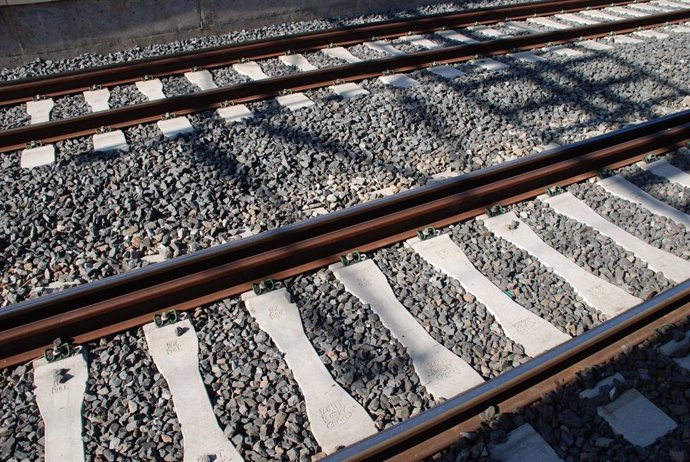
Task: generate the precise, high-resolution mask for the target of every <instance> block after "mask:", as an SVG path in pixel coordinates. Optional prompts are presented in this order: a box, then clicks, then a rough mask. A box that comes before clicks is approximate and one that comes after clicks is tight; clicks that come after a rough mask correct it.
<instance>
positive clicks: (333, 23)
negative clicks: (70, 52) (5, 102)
mask: <svg viewBox="0 0 690 462" xmlns="http://www.w3.org/2000/svg"><path fill="white" fill-rule="evenodd" d="M513 3H519V2H518V1H512V0H511V1H496V0H476V1H458V2H453V3H438V4H432V5H426V6H419V7H416V8H412V9H409V10H404V11H400V10H397V11H396V10H392V11H389V12H381V13H375V14H369V15H363V16H350V17H333V18H324V19H316V20H312V21H301V22H295V23H287V24H275V25H272V26H268V27H264V28H261V29H253V30H239V31H232V32H230V33H228V34H226V35H220V36H210V37H197V38H191V39H186V40H181V41H175V42H171V43H167V44H156V45H151V46H148V47H144V48H142V47H139V46H135V47H133V48H130V49H128V50H123V51H115V52H113V53H109V54H107V55H102V54H88V53H85V54H83V55H80V56H77V57H75V58H71V59H64V60H60V61H52V60H43V59H36V60H34V61H32V62H30V63H27V64H26V65H24V66H20V67H18V68H16V69H1V70H0V79H1V80H11V79H18V78H26V77H31V76H38V75H47V74H53V73H58V72H65V71H69V70H81V69H83V68H86V67H94V66H102V65H107V64H113V63H121V62H126V61H131V60H135V59H141V58H146V57H151V56H161V55H166V54H171V53H177V52H181V51H189V50H195V49H199V48H207V47H213V46H220V45H229V44H232V43H238V42H244V41H248V40H257V39H263V38H270V37H278V36H281V35H288V34H297V33H303V32H311V31H316V30H322V29H330V28H334V27H341V26H346V25H354V24H365V23H371V22H377V21H384V20H387V19H395V18H403V17H409V16H418V15H424V14H434V13H442V12H452V11H459V10H463V9H468V8H479V7H488V6H494V5H508V4H513Z"/></svg>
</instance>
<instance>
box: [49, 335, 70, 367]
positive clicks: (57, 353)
mask: <svg viewBox="0 0 690 462" xmlns="http://www.w3.org/2000/svg"><path fill="white" fill-rule="evenodd" d="M70 356H72V345H70V344H69V342H63V341H62V339H61V338H56V339H55V340H53V347H52V348H46V349H45V350H44V351H43V357H44V358H45V359H46V361H48V362H49V363H52V362H54V361H57V360H59V359H64V358H69V357H70Z"/></svg>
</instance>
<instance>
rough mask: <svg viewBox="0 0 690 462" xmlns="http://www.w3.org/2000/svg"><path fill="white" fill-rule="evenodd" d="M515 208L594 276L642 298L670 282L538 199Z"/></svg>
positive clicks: (542, 237)
mask: <svg viewBox="0 0 690 462" xmlns="http://www.w3.org/2000/svg"><path fill="white" fill-rule="evenodd" d="M516 212H517V213H518V215H519V216H520V217H521V218H522V220H523V221H524V222H525V223H526V224H527V225H528V226H530V227H531V228H532V230H533V231H534V232H536V233H537V235H538V236H539V237H541V239H542V240H543V241H544V242H546V243H547V244H548V245H550V246H551V247H553V248H554V249H556V250H558V251H559V252H560V253H562V254H563V255H565V256H566V257H568V258H570V259H571V260H573V261H575V263H577V264H578V265H579V266H580V267H582V268H584V269H585V270H587V271H589V272H590V273H593V274H594V275H595V276H598V277H600V278H602V279H603V280H605V281H608V282H610V283H611V284H614V285H616V286H618V287H620V288H622V289H624V290H625V291H627V292H628V293H630V294H632V295H634V296H636V297H639V298H641V299H643V300H646V299H648V298H650V297H653V296H654V295H656V294H658V293H659V292H662V291H663V290H665V289H668V288H670V287H671V286H673V285H674V284H673V283H671V282H670V281H668V280H667V279H666V278H664V277H663V275H662V274H660V273H655V272H654V271H653V270H651V269H649V268H648V267H647V264H646V263H645V262H644V261H643V260H640V259H639V258H636V257H635V255H634V254H633V253H632V252H629V251H626V250H625V249H623V248H621V247H619V246H618V245H617V244H616V243H615V242H614V241H613V240H612V239H610V238H608V237H606V236H604V235H602V234H600V233H598V232H597V231H595V230H594V229H592V228H590V227H588V226H586V225H584V224H582V223H580V222H578V221H576V220H572V219H570V218H567V217H565V216H563V215H561V214H559V213H557V212H556V211H554V210H553V209H552V208H550V207H549V206H548V205H546V204H543V203H541V202H539V201H534V202H526V203H521V204H520V205H519V206H518V207H517V210H516Z"/></svg>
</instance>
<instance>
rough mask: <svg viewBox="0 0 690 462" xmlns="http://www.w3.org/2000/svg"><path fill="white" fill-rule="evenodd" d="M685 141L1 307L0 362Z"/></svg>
mask: <svg viewBox="0 0 690 462" xmlns="http://www.w3.org/2000/svg"><path fill="white" fill-rule="evenodd" d="M688 139H690V110H688V111H684V112H680V113H677V114H673V115H669V116H666V117H663V118H660V119H656V120H653V121H651V122H647V123H644V124H639V125H635V126H632V127H629V128H626V129H623V130H619V131H616V132H613V133H610V134H606V135H601V136H598V137H596V138H592V139H589V140H585V141H582V142H579V143H574V144H571V145H567V146H562V147H559V148H556V149H553V150H550V151H548V152H545V153H542V154H539V155H535V156H529V157H527V158H524V159H519V160H516V161H512V162H508V163H505V164H501V165H498V166H494V167H490V168H487V169H484V170H481V171H477V172H472V173H469V174H466V175H462V176H460V177H458V178H454V179H450V180H447V181H444V182H442V183H440V184H437V185H431V186H428V187H423V188H419V189H415V190H412V191H408V192H405V193H401V194H397V195H395V196H393V197H390V198H385V199H382V200H378V201H374V202H370V203H366V204H362V205H359V206H356V207H353V208H351V209H346V210H342V211H339V212H336V213H333V214H330V215H327V216H324V217H319V218H316V219H311V220H307V221H304V222H300V223H297V224H294V225H290V226H287V227H284V228H279V229H276V230H272V231H268V232H264V233H261V234H259V235H257V236H253V237H251V238H247V239H243V240H240V241H237V242H233V243H230V244H225V245H221V246H218V247H214V248H212V249H208V250H205V251H201V252H197V253H195V254H192V255H188V256H186V257H181V258H177V259H174V260H171V261H169V262H165V263H161V264H157V265H152V266H150V267H147V268H143V269H141V270H136V271H132V272H129V273H126V274H122V275H118V276H114V277H110V278H107V279H103V280H101V281H97V282H94V283H90V284H86V285H83V286H80V287H76V288H73V289H67V290H65V291H63V292H59V293H55V294H51V295H48V296H46V297H41V298H38V299H33V300H28V301H25V302H22V303H20V304H16V305H13V306H10V307H6V308H3V309H2V310H0V367H3V366H7V365H9V364H13V363H17V362H19V361H24V360H28V359H30V358H31V357H32V356H35V355H37V354H38V353H39V352H40V348H42V347H44V346H45V345H47V344H48V343H50V341H51V340H52V339H54V338H56V337H62V338H73V339H74V340H75V341H76V342H86V341H90V340H94V339H97V338H99V337H102V336H104V335H107V334H111V333H114V332H118V331H121V330H124V329H127V328H131V327H135V326H139V325H141V324H144V323H146V322H148V321H150V319H151V315H152V314H153V313H155V312H158V311H160V310H164V309H172V308H174V309H178V310H188V309H192V308H195V307H197V306H200V305H203V304H207V303H211V302H214V301H217V300H220V299H223V298H226V297H229V296H232V295H237V294H239V293H241V292H243V291H245V290H249V289H250V287H251V283H253V282H256V281H258V280H262V279H266V278H269V277H271V278H275V279H281V278H285V277H289V276H293V275H296V274H300V273H303V272H305V271H309V270H313V269H316V268H319V267H322V266H324V265H327V264H329V263H332V262H334V261H336V260H337V259H338V257H339V255H341V254H343V253H346V252H349V251H352V250H355V249H359V250H364V251H368V250H372V249H376V248H379V247H382V246H385V245H390V244H391V243H394V242H399V241H401V240H404V239H407V238H409V237H411V236H413V235H414V234H415V233H416V230H418V229H420V228H423V227H426V226H445V225H448V224H451V223H456V222H458V221H460V220H463V219H467V218H470V217H473V216H476V215H479V214H481V213H483V211H484V209H485V208H486V207H488V206H490V205H492V204H495V203H502V204H504V205H507V204H509V203H513V202H517V201H520V200H524V199H526V198H530V197H534V196H536V195H538V194H541V193H542V192H543V191H544V189H545V188H547V187H549V186H552V185H554V184H561V185H566V184H570V183H572V182H575V181H580V180H583V179H585V178H588V177H590V176H593V175H595V174H596V170H597V169H601V168H604V167H618V166H622V165H627V164H629V163H631V162H634V161H637V160H639V159H640V158H642V156H643V155H645V154H649V153H652V154H656V153H663V152H667V151H669V150H671V149H674V148H676V147H679V146H682V145H683V144H684V143H685V142H686V141H687V140H688Z"/></svg>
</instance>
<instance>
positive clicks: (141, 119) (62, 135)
mask: <svg viewBox="0 0 690 462" xmlns="http://www.w3.org/2000/svg"><path fill="white" fill-rule="evenodd" d="M689 19H690V9H687V10H679V11H673V12H670V13H662V14H658V15H651V16H646V17H643V18H634V19H626V20H622V21H615V22H610V23H603V24H595V25H591V26H584V27H573V28H571V29H566V30H559V31H555V32H545V33H539V34H530V35H522V36H515V37H511V38H506V39H496V40H488V41H485V42H479V43H472V44H467V45H459V46H453V47H447V48H441V49H435V50H429V51H421V52H417V53H410V54H407V55H404V56H398V57H392V58H384V59H378V60H372V61H364V62H361V63H355V64H348V65H343V66H337V67H328V68H324V69H319V70H315V71H309V72H299V73H295V74H291V75H287V76H283V77H276V78H271V79H265V80H259V81H254V82H248V83H245V84H241V85H234V86H231V87H224V88H218V89H214V90H208V91H204V92H199V93H193V94H188V95H182V96H177V97H173V98H165V99H161V100H157V101H151V102H147V103H142V104H137V105H133V106H128V107H123V108H119V109H112V110H109V111H102V112H97V113H92V114H87V115H83V116H79V117H72V118H68V119H61V120H54V121H50V122H45V123H41V124H37V125H29V126H25V127H20V128H14V129H10V130H5V131H2V132H0V152H8V151H13V150H16V149H20V148H23V147H25V146H26V145H27V144H29V143H31V142H38V141H41V142H53V141H58V140H62V139H67V138H74V137H78V136H85V135H90V134H94V133H96V132H97V131H98V130H99V129H100V128H101V127H110V128H125V127H130V126H133V125H137V124H140V123H146V122H154V121H157V120H159V119H160V118H161V117H163V116H165V115H166V114H171V113H172V114H176V115H184V114H189V113H193V112H199V111H203V110H206V109H213V108H217V107H220V106H222V105H223V104H224V103H226V102H228V101H231V102H237V103H241V102H248V101H255V100H259V99H265V98H269V97H272V96H276V95H280V94H281V93H283V92H284V91H288V90H289V91H302V90H308V89H313V88H321V87H325V86H328V85H332V84H333V83H334V82H336V81H359V80H362V79H366V78H372V77H377V76H381V75H384V74H385V73H387V72H409V71H412V70H416V69H423V68H427V67H432V66H435V65H438V64H448V63H457V62H462V61H468V60H471V59H474V58H476V57H477V56H492V55H499V54H506V53H510V52H514V51H517V50H530V49H534V48H539V47H543V46H545V45H554V44H561V43H567V42H571V41H573V40H577V39H580V38H596V37H604V36H608V35H611V34H615V33H626V32H632V31H636V30H640V29H643V28H649V27H656V26H658V25H659V24H670V23H675V22H683V21H687V20H689Z"/></svg>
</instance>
